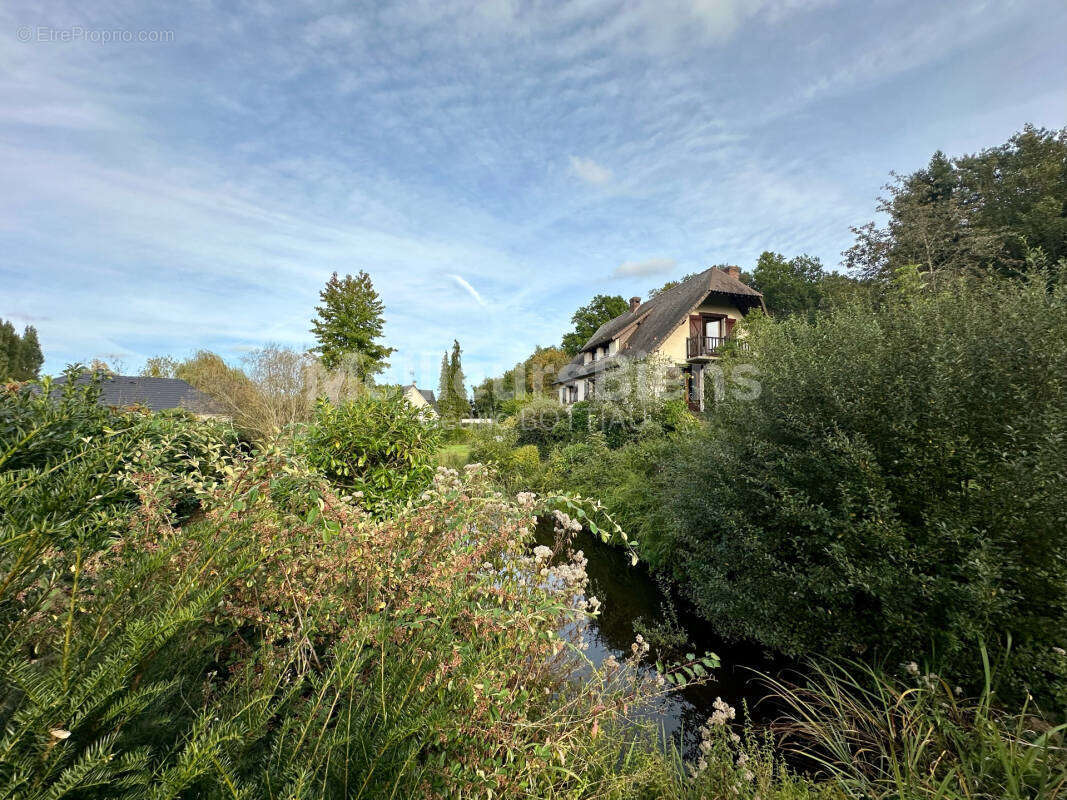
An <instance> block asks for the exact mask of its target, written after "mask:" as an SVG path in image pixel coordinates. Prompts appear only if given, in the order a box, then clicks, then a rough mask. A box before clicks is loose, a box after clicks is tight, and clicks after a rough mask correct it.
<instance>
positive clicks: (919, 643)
mask: <svg viewBox="0 0 1067 800" xmlns="http://www.w3.org/2000/svg"><path fill="white" fill-rule="evenodd" d="M913 277H914V275H913ZM938 286H939V287H940V288H937V289H934V288H930V287H926V288H924V287H923V286H922V282H921V281H920V282H919V284H915V283H914V281H904V282H902V283H901V284H900V288H899V289H898V294H897V296H896V297H895V298H894V300H893V302H891V303H887V304H886V305H884V306H883V307H881V308H872V307H870V306H868V305H865V304H855V305H852V306H849V307H846V308H842V309H838V310H837V311H835V312H833V313H831V314H827V315H822V316H819V317H818V318H817V319H816V321H815V323H814V324H809V323H807V322H806V321H803V320H800V319H791V320H787V321H785V322H781V323H778V324H771V325H764V326H759V327H758V329H756V330H755V331H754V332H753V336H754V344H753V346H754V349H755V351H756V352H757V353H758V358H757V360H756V364H757V366H758V369H759V381H760V383H761V388H762V391H761V392H760V393H759V395H758V397H756V398H754V399H752V398H749V399H744V400H742V399H735V398H726V399H725V400H724V402H722V403H720V405H719V407H718V408H717V409H716V411H715V413H714V415H713V424H712V425H711V426H709V427H708V428H707V429H706V430H705V431H703V432H700V433H699V434H697V435H695V436H690V437H686V438H685V439H684V440H683V443H682V446H681V447H679V448H678V450H677V453H678V455H677V458H676V459H674V460H673V461H672V462H671V464H670V466H669V469H670V471H671V474H670V480H669V486H670V487H671V488H670V490H669V491H668V492H667V493H666V494H665V495H664V496H663V502H665V503H667V504H668V505H669V506H670V507H671V509H672V512H673V514H674V516H675V517H676V519H677V523H676V524H675V525H673V526H672V527H671V528H670V529H669V530H668V546H667V553H668V556H667V560H668V561H669V563H670V564H672V566H673V570H674V574H675V576H676V577H677V579H678V580H679V581H680V583H681V585H682V586H683V587H684V588H685V590H686V591H687V592H688V593H689V595H690V596H691V597H692V599H693V600H694V601H695V602H696V604H697V606H698V607H699V609H700V611H701V612H702V613H703V614H704V615H706V616H707V617H708V618H710V619H714V620H716V624H717V625H719V626H721V627H722V628H723V629H724V630H725V631H726V632H728V633H731V634H734V635H738V636H747V637H752V638H755V639H758V640H759V641H762V642H764V643H767V644H770V645H772V646H774V647H777V648H779V649H782V650H785V651H788V652H793V653H804V652H808V653H812V652H819V653H830V654H841V655H853V654H856V653H866V654H868V655H871V654H875V653H878V654H887V653H891V654H894V655H895V656H897V657H903V658H914V657H917V655H918V654H921V653H924V652H927V651H928V650H929V649H930V648H932V649H933V651H934V652H936V653H938V654H939V656H940V657H941V658H942V659H943V660H944V664H945V665H946V669H949V670H951V671H952V672H953V673H954V674H961V675H962V674H965V672H966V669H967V668H968V666H973V664H971V662H970V661H969V660H968V659H967V658H965V654H966V653H967V652H969V650H970V648H972V647H973V644H974V642H975V641H976V640H977V639H979V638H982V639H985V640H986V641H990V642H992V641H996V640H998V639H1003V637H1004V636H1006V635H1008V634H1010V635H1012V636H1013V637H1014V639H1015V642H1016V644H1017V646H1016V649H1015V651H1014V652H1013V654H1012V660H1011V663H1010V665H1009V667H1008V672H1007V673H1006V675H1005V678H1006V681H1007V682H1008V684H1010V685H1012V686H1014V687H1015V689H1016V690H1021V687H1022V686H1024V685H1026V686H1029V688H1030V690H1031V691H1032V692H1033V693H1034V694H1035V695H1040V696H1041V697H1043V698H1044V699H1045V700H1048V699H1050V698H1054V699H1055V702H1056V704H1057V705H1062V704H1063V703H1064V702H1065V701H1067V695H1065V694H1064V691H1065V688H1067V683H1065V682H1064V671H1063V669H1062V664H1060V663H1059V662H1058V661H1057V660H1056V658H1055V656H1054V651H1053V648H1054V647H1062V642H1060V641H1059V639H1060V633H1061V631H1062V630H1064V628H1065V623H1067V605H1065V602H1064V597H1065V596H1067V595H1065V594H1064V592H1063V587H1064V586H1067V570H1065V568H1064V564H1065V563H1067V562H1065V556H1067V551H1065V550H1064V540H1063V537H1062V535H1061V533H1062V530H1063V526H1064V524H1065V522H1067V516H1065V509H1067V493H1065V492H1067V481H1064V480H1063V476H1064V475H1067V445H1065V443H1067V371H1065V370H1067V292H1065V290H1064V289H1063V288H1062V287H1061V288H1057V289H1055V290H1054V291H1052V292H1051V293H1049V292H1047V291H1046V282H1045V280H1044V276H1042V275H1040V274H1039V275H1038V276H1036V279H1035V280H1034V281H1033V282H1018V281H1016V282H1009V281H1006V280H987V281H983V282H974V281H971V282H967V281H964V280H962V279H961V280H959V281H955V282H952V283H950V284H945V283H944V282H943V279H942V281H941V282H939V284H938ZM978 677H979V676H977V675H975V676H973V678H974V679H975V680H977V679H978Z"/></svg>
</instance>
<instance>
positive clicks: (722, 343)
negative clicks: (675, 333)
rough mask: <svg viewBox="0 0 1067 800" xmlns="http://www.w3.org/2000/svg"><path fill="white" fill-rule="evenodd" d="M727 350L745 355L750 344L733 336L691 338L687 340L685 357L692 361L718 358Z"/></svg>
mask: <svg viewBox="0 0 1067 800" xmlns="http://www.w3.org/2000/svg"><path fill="white" fill-rule="evenodd" d="M726 349H736V350H739V351H740V352H742V353H745V352H748V342H746V341H745V340H744V339H737V338H735V337H733V336H690V337H688V338H687V339H686V340H685V357H686V358H687V359H689V360H690V361H693V360H698V359H706V358H718V357H719V356H720V355H722V351H723V350H726Z"/></svg>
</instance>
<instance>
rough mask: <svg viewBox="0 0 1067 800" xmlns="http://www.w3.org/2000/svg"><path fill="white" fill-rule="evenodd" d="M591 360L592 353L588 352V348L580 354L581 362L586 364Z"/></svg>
mask: <svg viewBox="0 0 1067 800" xmlns="http://www.w3.org/2000/svg"><path fill="white" fill-rule="evenodd" d="M592 360H593V354H592V353H590V352H589V351H588V350H586V351H585V353H583V354H582V363H583V364H588V363H589V362H591V361H592Z"/></svg>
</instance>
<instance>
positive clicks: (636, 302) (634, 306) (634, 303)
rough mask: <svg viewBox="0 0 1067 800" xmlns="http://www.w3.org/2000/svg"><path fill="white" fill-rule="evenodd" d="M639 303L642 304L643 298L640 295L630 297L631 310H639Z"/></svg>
mask: <svg viewBox="0 0 1067 800" xmlns="http://www.w3.org/2000/svg"><path fill="white" fill-rule="evenodd" d="M639 305H641V298H640V297H631V298H630V310H631V311H637V307H638V306H639Z"/></svg>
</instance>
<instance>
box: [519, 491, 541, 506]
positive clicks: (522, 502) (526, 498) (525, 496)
mask: <svg viewBox="0 0 1067 800" xmlns="http://www.w3.org/2000/svg"><path fill="white" fill-rule="evenodd" d="M536 501H537V495H536V494H534V493H533V492H519V493H518V494H517V495H515V502H517V503H518V504H519V508H533V506H534V503H535V502H536Z"/></svg>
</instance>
